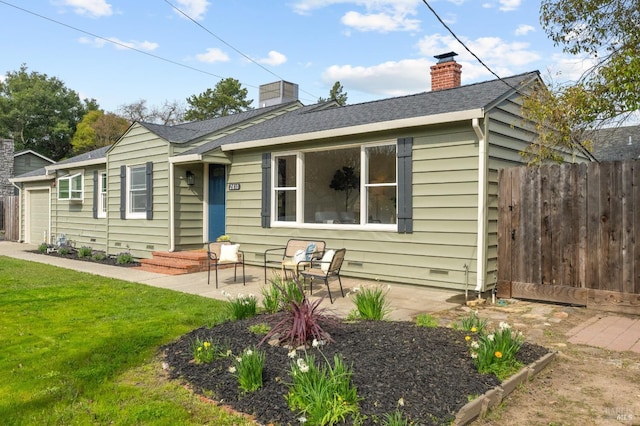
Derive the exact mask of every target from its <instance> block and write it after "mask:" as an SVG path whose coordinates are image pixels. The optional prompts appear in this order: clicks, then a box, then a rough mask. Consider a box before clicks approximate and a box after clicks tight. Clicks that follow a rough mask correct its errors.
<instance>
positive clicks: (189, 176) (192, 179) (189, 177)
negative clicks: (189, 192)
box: [187, 170, 196, 186]
mask: <svg viewBox="0 0 640 426" xmlns="http://www.w3.org/2000/svg"><path fill="white" fill-rule="evenodd" d="M195 183H196V175H194V174H193V173H192V172H191V170H187V185H189V186H192V185H195Z"/></svg>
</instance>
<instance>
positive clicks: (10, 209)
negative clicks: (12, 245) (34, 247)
mask: <svg viewBox="0 0 640 426" xmlns="http://www.w3.org/2000/svg"><path fill="white" fill-rule="evenodd" d="M1 204H2V211H3V220H4V238H5V240H8V241H18V239H19V238H20V219H19V218H20V216H19V212H20V210H19V207H18V197H17V196H15V195H11V196H5V197H3V198H2V203H1Z"/></svg>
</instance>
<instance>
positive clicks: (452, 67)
mask: <svg viewBox="0 0 640 426" xmlns="http://www.w3.org/2000/svg"><path fill="white" fill-rule="evenodd" d="M457 55H458V54H457V53H456V52H448V53H443V54H442V55H436V56H434V58H436V59H437V60H438V63H437V64H435V65H433V66H432V67H431V91H432V92H435V91H436V90H444V89H453V88H454V87H460V84H461V77H460V76H461V74H462V65H460V64H459V63H457V62H456V61H455V59H453V57H454V56H457Z"/></svg>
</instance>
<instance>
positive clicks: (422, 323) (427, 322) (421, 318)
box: [416, 314, 439, 328]
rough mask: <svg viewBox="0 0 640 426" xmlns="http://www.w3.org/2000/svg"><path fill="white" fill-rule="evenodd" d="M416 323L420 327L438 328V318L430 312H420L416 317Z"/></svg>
mask: <svg viewBox="0 0 640 426" xmlns="http://www.w3.org/2000/svg"><path fill="white" fill-rule="evenodd" d="M416 325H417V326H418V327H427V328H436V327H437V326H438V325H439V324H438V320H437V319H435V318H434V317H432V316H431V315H429V314H420V315H418V316H417V317H416Z"/></svg>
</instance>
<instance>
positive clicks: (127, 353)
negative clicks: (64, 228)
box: [0, 257, 250, 425]
mask: <svg viewBox="0 0 640 426" xmlns="http://www.w3.org/2000/svg"><path fill="white" fill-rule="evenodd" d="M225 305H226V302H221V301H217V300H212V299H207V298H203V297H199V296H193V295H188V294H183V293H179V292H175V291H170V290H163V289H158V288H153V287H149V286H145V285H142V284H132V283H128V282H125V281H120V280H115V279H109V278H103V277H99V276H95V275H90V274H86V273H80V272H75V271H72V270H68V269H62V268H57V267H53V266H49V265H43V264H39V263H34V262H26V261H21V260H16V259H12V258H7V257H0V395H2V396H1V397H0V419H2V420H1V422H2V424H9V425H14V424H15V425H29V424H38V425H41V424H64V425H74V424H75V425H85V424H158V425H176V424H181V425H188V424H198V425H200V424H215V425H242V424H250V423H249V422H247V421H246V420H244V419H242V418H241V417H235V416H231V415H229V414H227V413H226V412H225V411H224V410H221V409H218V408H217V407H215V406H213V405H211V404H208V403H206V402H202V401H201V400H200V399H199V398H198V397H196V396H194V395H192V394H191V393H190V392H189V391H188V390H186V389H185V388H183V387H182V386H181V385H180V384H179V383H174V382H169V381H168V380H167V379H166V373H165V372H164V371H163V370H162V366H161V360H160V357H159V352H158V349H159V347H160V346H161V345H163V344H165V343H167V342H170V341H172V340H174V339H176V338H177V337H179V336H180V335H182V334H184V333H186V332H188V331H189V330H192V329H194V328H197V327H200V326H202V325H213V324H216V323H218V322H220V321H222V320H223V319H225V317H226V315H227V313H226V309H225Z"/></svg>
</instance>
